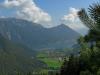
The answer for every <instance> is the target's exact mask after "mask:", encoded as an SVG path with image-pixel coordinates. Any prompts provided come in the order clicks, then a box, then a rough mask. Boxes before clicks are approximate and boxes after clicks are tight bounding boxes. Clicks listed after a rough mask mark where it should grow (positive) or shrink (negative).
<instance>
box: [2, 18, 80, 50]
mask: <svg viewBox="0 0 100 75" xmlns="http://www.w3.org/2000/svg"><path fill="white" fill-rule="evenodd" d="M0 33H1V34H2V35H3V36H4V37H5V38H7V39H9V40H11V41H13V42H16V43H20V44H23V45H26V46H28V47H29V48H31V49H44V48H48V49H59V48H60V49H61V48H67V47H71V46H72V45H73V44H75V43H76V39H77V38H78V37H79V36H80V34H78V33H77V32H75V31H74V30H72V29H70V28H69V27H67V26H65V25H64V24H62V25H59V26H57V27H53V28H44V27H43V26H42V25H40V24H36V23H32V22H29V21H26V20H21V19H15V18H1V19H0Z"/></svg>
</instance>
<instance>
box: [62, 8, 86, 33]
mask: <svg viewBox="0 0 100 75" xmlns="http://www.w3.org/2000/svg"><path fill="white" fill-rule="evenodd" d="M78 11H79V9H76V8H72V7H71V8H70V9H69V13H68V14H67V15H64V16H63V18H62V19H61V21H62V22H63V23H64V24H66V25H67V26H69V27H70V28H72V29H74V30H75V31H77V32H79V33H81V34H84V33H86V32H87V30H88V29H87V28H86V27H85V26H84V25H83V24H82V23H81V21H80V20H79V18H78V15H77V12H78Z"/></svg>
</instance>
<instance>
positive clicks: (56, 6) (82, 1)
mask: <svg viewBox="0 0 100 75" xmlns="http://www.w3.org/2000/svg"><path fill="white" fill-rule="evenodd" d="M97 1H98V0H35V2H36V4H37V5H38V6H39V7H41V8H42V9H43V10H45V11H47V12H49V13H50V14H51V15H52V17H53V18H54V19H55V22H56V21H58V22H59V19H60V18H61V17H62V16H63V15H65V14H67V13H68V11H69V8H70V7H73V8H88V6H89V5H90V4H92V3H94V2H97Z"/></svg>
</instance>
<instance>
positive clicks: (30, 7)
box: [1, 0, 52, 24]
mask: <svg viewBox="0 0 100 75" xmlns="http://www.w3.org/2000/svg"><path fill="white" fill-rule="evenodd" d="M1 5H2V7H5V8H8V9H11V8H17V10H16V13H15V14H16V17H17V18H21V19H25V20H29V21H32V22H35V23H39V24H50V23H51V20H52V19H51V16H50V15H49V14H48V13H47V12H44V11H43V10H42V9H41V8H39V7H38V6H37V5H36V4H35V3H34V1H33V0H5V1H4V2H3V3H2V4H1Z"/></svg>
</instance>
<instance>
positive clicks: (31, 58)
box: [0, 35, 46, 75]
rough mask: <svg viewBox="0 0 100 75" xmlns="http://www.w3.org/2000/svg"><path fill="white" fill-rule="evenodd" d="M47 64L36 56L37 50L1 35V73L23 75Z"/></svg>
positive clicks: (2, 74) (4, 74)
mask: <svg viewBox="0 0 100 75" xmlns="http://www.w3.org/2000/svg"><path fill="white" fill-rule="evenodd" d="M45 66H46V65H45V64H44V63H43V62H41V61H39V60H37V59H36V58H35V51H33V50H31V49H29V48H27V47H25V46H21V45H20V46H19V45H17V44H15V43H12V42H11V41H9V40H6V39H5V38H4V37H2V35H0V75H17V73H19V72H20V73H22V75H23V74H24V75H25V74H27V72H33V71H34V70H37V69H38V70H39V69H40V68H43V67H45Z"/></svg>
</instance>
